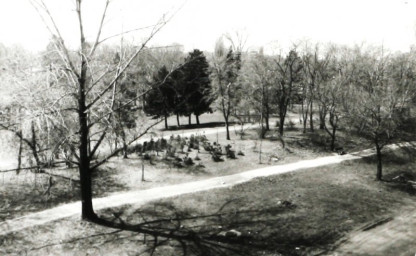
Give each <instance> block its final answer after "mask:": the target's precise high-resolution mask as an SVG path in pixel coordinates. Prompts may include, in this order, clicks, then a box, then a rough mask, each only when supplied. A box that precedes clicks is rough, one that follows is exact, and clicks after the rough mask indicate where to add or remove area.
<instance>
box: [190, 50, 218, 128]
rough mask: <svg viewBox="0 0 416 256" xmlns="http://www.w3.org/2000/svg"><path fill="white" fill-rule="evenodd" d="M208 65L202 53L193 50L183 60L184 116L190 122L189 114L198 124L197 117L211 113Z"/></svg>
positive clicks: (211, 100)
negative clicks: (192, 115) (193, 116)
mask: <svg viewBox="0 0 416 256" xmlns="http://www.w3.org/2000/svg"><path fill="white" fill-rule="evenodd" d="M208 69H209V65H208V62H207V59H206V57H205V55H204V53H203V52H201V51H200V50H198V49H195V50H194V51H193V52H190V53H189V55H188V57H187V58H186V59H185V65H184V67H183V76H184V77H183V82H184V86H185V101H186V107H185V112H186V113H185V114H186V115H188V116H189V121H190V120H191V119H190V117H191V114H194V115H195V116H196V121H197V124H199V116H200V115H201V114H203V113H206V112H211V111H212V109H211V107H210V105H211V103H212V102H213V97H212V87H211V81H210V79H209V71H208Z"/></svg>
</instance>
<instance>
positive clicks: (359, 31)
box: [0, 0, 416, 51]
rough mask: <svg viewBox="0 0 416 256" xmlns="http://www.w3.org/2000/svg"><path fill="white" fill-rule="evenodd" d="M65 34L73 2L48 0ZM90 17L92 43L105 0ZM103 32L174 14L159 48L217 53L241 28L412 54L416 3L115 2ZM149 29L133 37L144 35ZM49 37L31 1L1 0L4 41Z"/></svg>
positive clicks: (90, 9)
mask: <svg viewBox="0 0 416 256" xmlns="http://www.w3.org/2000/svg"><path fill="white" fill-rule="evenodd" d="M46 2H47V3H50V9H51V11H52V14H53V15H54V16H55V17H56V19H57V23H58V25H59V27H61V28H62V33H63V35H64V37H65V42H67V43H68V44H72V45H76V42H77V41H75V40H76V39H77V32H78V24H77V19H76V16H75V12H74V3H73V2H74V1H73V0H47V1H46ZM84 2H85V10H84V17H83V18H84V21H85V23H86V29H87V36H89V39H90V40H92V38H93V35H94V32H95V29H96V28H97V26H98V21H99V13H100V11H101V10H102V8H103V3H104V0H85V1H84ZM112 4H113V5H112V6H110V8H111V9H110V10H111V12H110V13H109V16H108V19H107V22H106V26H105V33H104V36H105V35H111V34H114V33H118V32H120V31H122V30H129V29H133V28H137V27H143V26H147V25H152V24H154V23H155V22H157V21H158V20H159V18H160V17H161V16H162V15H163V14H164V13H172V12H174V11H175V10H178V9H179V11H178V12H177V13H176V15H175V16H174V18H173V19H172V20H171V21H170V22H169V24H168V25H167V26H166V27H165V28H164V29H163V30H162V31H161V32H160V33H159V34H158V35H157V36H156V38H154V40H153V41H152V43H151V44H153V45H169V44H172V43H179V44H182V45H184V46H185V50H192V49H193V48H199V49H202V50H207V51H212V50H213V48H214V45H215V41H216V40H217V39H218V37H220V36H221V35H222V34H224V33H235V31H240V33H244V34H245V35H247V36H248V41H247V45H246V46H247V47H253V48H255V47H258V46H266V47H267V46H268V45H271V44H273V45H275V44H276V42H277V43H278V44H280V45H282V46H283V47H286V46H288V45H289V44H291V43H292V42H296V41H298V40H301V39H309V40H311V41H319V42H328V41H331V42H335V43H342V44H350V45H351V44H354V43H361V42H364V41H365V42H367V43H370V44H378V45H380V44H383V45H384V46H386V47H388V48H390V49H392V50H394V51H395V50H402V51H407V50H408V49H409V46H410V45H412V44H415V43H416V37H415V34H416V33H415V32H416V0H255V1H251V0H250V1H249V0H245V1H243V0H187V1H186V0H149V1H143V0H113V3H112ZM147 34H148V31H143V32H142V33H141V34H136V35H135V37H134V38H135V40H136V41H139V40H140V39H141V38H145V37H146V35H147ZM49 38H50V36H49V34H48V32H47V30H46V29H45V27H44V25H43V24H42V22H41V20H40V18H39V16H38V15H37V13H36V12H35V10H34V8H33V7H32V6H31V5H30V3H29V1H28V0H0V42H2V43H4V44H6V45H10V44H21V45H23V46H24V47H26V48H29V49H31V50H41V49H44V48H45V45H46V44H47V43H48V40H49Z"/></svg>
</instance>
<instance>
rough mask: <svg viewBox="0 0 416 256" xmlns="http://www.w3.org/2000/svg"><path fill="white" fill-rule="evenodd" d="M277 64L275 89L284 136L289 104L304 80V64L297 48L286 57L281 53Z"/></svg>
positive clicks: (280, 130) (276, 61)
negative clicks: (302, 74)
mask: <svg viewBox="0 0 416 256" xmlns="http://www.w3.org/2000/svg"><path fill="white" fill-rule="evenodd" d="M275 64H276V67H277V68H276V71H277V72H278V77H277V79H276V80H277V81H276V83H275V88H274V89H275V99H276V103H277V107H278V111H279V134H280V135H281V136H282V135H283V129H284V123H285V119H286V114H287V110H288V107H289V104H290V102H291V101H292V100H293V96H294V94H295V92H296V91H297V90H298V88H299V83H300V82H301V81H302V76H301V71H302V68H303V64H302V61H301V58H300V57H299V56H298V53H297V51H296V49H292V50H290V52H289V54H288V55H287V56H286V57H285V58H283V57H282V56H281V55H279V56H277V59H276V60H275Z"/></svg>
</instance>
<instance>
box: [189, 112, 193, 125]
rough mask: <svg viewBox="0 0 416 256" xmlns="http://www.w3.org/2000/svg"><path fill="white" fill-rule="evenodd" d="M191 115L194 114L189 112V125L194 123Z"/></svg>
mask: <svg viewBox="0 0 416 256" xmlns="http://www.w3.org/2000/svg"><path fill="white" fill-rule="evenodd" d="M191 117H192V114H189V116H188V124H189V125H191V124H192V119H191Z"/></svg>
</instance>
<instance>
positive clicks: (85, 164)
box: [78, 61, 97, 220]
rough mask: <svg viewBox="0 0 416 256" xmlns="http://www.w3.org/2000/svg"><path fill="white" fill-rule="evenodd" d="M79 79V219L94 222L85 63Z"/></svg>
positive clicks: (84, 62)
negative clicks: (80, 210)
mask: <svg viewBox="0 0 416 256" xmlns="http://www.w3.org/2000/svg"><path fill="white" fill-rule="evenodd" d="M81 65H82V70H81V77H80V78H79V81H78V83H79V93H78V118H79V124H80V129H79V132H80V145H79V157H80V162H79V176H80V182H81V204H82V205H81V206H82V213H81V217H82V219H85V220H94V219H96V218H97V216H96V215H95V213H94V209H93V206H92V181H91V170H90V157H89V152H88V135H89V127H88V116H87V111H86V110H87V107H86V104H85V100H86V99H85V84H86V81H85V77H86V73H87V64H86V61H83V63H82V64H81Z"/></svg>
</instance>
